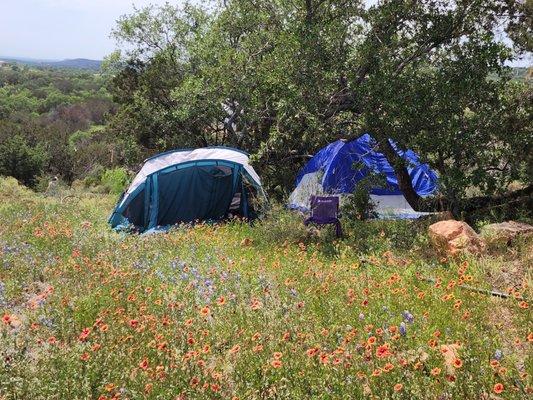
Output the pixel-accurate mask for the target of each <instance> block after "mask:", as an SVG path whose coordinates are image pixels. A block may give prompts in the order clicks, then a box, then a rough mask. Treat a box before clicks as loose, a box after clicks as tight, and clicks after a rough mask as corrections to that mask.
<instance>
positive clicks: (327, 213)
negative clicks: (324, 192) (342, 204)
mask: <svg viewBox="0 0 533 400" xmlns="http://www.w3.org/2000/svg"><path fill="white" fill-rule="evenodd" d="M338 214H339V197H338V196H328V197H326V196H311V217H313V218H316V219H321V220H325V219H329V218H337V216H338Z"/></svg>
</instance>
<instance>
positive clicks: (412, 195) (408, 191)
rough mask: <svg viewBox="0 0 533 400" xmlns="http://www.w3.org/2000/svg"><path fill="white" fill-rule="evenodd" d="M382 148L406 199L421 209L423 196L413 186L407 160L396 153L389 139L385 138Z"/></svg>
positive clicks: (414, 208)
mask: <svg viewBox="0 0 533 400" xmlns="http://www.w3.org/2000/svg"><path fill="white" fill-rule="evenodd" d="M380 149H381V151H382V152H383V154H384V155H385V157H386V158H387V161H388V162H389V164H390V165H391V166H392V168H393V169H394V174H395V175H396V179H397V180H398V187H399V188H400V190H401V191H402V193H403V195H404V197H405V199H406V200H407V202H408V203H409V205H410V206H411V207H413V210H415V211H420V203H421V201H420V200H421V197H420V196H419V195H418V193H417V192H416V191H415V189H414V188H413V182H412V181H411V177H410V176H409V172H408V171H407V167H406V166H405V160H404V159H403V158H402V157H400V156H399V155H398V153H396V151H395V150H394V147H392V145H391V143H390V141H389V139H387V138H385V139H383V140H382V141H381V142H380Z"/></svg>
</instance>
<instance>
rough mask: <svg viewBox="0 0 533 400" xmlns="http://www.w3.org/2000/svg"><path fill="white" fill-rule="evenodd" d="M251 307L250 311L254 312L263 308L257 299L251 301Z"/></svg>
mask: <svg viewBox="0 0 533 400" xmlns="http://www.w3.org/2000/svg"><path fill="white" fill-rule="evenodd" d="M251 307H252V310H254V311H256V310H260V309H261V308H263V303H261V302H260V301H259V300H257V299H253V300H252V305H251Z"/></svg>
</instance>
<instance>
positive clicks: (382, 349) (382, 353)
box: [376, 343, 391, 358]
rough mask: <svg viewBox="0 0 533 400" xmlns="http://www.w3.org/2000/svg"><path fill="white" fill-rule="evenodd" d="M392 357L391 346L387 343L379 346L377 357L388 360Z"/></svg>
mask: <svg viewBox="0 0 533 400" xmlns="http://www.w3.org/2000/svg"><path fill="white" fill-rule="evenodd" d="M390 355H391V352H390V350H389V345H388V344H387V343H385V344H384V345H382V346H378V348H377V349H376V357H378V358H386V357H389V356H390Z"/></svg>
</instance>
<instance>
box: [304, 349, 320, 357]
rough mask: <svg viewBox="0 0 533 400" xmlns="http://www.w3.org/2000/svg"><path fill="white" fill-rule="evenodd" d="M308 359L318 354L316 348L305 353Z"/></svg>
mask: <svg viewBox="0 0 533 400" xmlns="http://www.w3.org/2000/svg"><path fill="white" fill-rule="evenodd" d="M306 353H307V356H308V357H314V356H315V355H316V354H317V353H318V348H316V347H312V348H310V349H308V350H307V351H306Z"/></svg>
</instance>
